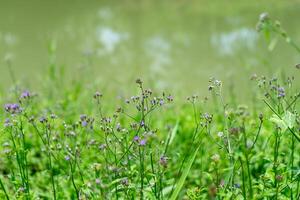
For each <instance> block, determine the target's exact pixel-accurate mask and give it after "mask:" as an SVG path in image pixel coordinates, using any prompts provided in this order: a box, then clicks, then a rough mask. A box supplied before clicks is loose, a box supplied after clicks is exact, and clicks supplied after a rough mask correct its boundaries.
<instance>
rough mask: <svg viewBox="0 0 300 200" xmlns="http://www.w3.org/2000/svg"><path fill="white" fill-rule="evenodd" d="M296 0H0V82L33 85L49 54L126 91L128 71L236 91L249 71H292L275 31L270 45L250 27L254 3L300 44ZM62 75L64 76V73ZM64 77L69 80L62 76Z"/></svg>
mask: <svg viewBox="0 0 300 200" xmlns="http://www.w3.org/2000/svg"><path fill="white" fill-rule="evenodd" d="M299 11H300V2H299V1H297V0H289V1H282V0H252V1H246V0H231V1H228V0H218V1H212V0H194V1H188V0H139V1H135V0H122V1H112V0H109V1H99V0H89V1H79V0H63V1H61V0H51V1H40V0H27V1H19V0H10V1H4V0H0V59H1V60H0V84H1V86H0V88H1V91H5V90H6V89H7V87H9V86H10V85H11V84H12V80H11V78H10V77H11V76H10V75H9V70H8V66H7V65H8V62H9V64H10V65H11V69H12V71H13V73H14V76H15V78H16V79H17V81H20V82H22V84H23V85H25V86H26V87H29V88H38V87H39V85H40V83H41V82H42V81H44V77H45V74H46V73H49V68H50V71H51V63H52V64H53V63H54V64H55V65H56V68H57V71H58V72H56V73H64V74H65V75H64V79H66V80H75V79H77V80H79V79H83V80H85V82H87V83H89V82H94V83H97V84H99V85H101V86H102V87H108V88H110V90H111V91H112V92H118V91H126V89H127V88H128V84H129V83H132V82H134V80H135V79H136V77H142V78H143V79H145V80H146V81H147V82H149V83H150V84H152V85H153V86H154V87H156V88H161V89H167V90H171V91H173V92H175V93H177V94H180V95H190V94H191V93H199V94H201V93H205V92H203V91H206V90H207V84H208V83H207V81H208V79H209V77H216V78H218V79H221V80H223V81H224V82H225V83H226V84H227V86H228V85H234V86H235V88H236V91H238V92H239V95H242V92H240V91H242V89H243V88H245V87H248V84H249V82H248V81H245V80H246V79H249V77H250V75H251V74H253V73H257V74H265V75H271V74H274V73H275V74H276V73H277V74H280V69H285V70H284V72H285V73H287V74H288V73H291V74H293V73H294V66H295V64H297V63H298V62H299V61H300V57H299V54H297V52H295V51H294V50H293V49H292V48H291V47H290V46H289V45H288V44H286V43H285V42H284V41H283V40H282V39H280V38H278V42H277V44H276V46H275V48H274V49H273V50H272V51H269V50H268V44H267V42H266V40H265V39H264V37H263V35H261V34H259V33H257V31H256V29H255V27H256V23H257V21H258V17H259V15H260V14H261V13H262V12H268V13H269V15H270V17H272V18H273V19H278V20H280V21H281V24H282V26H283V27H284V28H285V30H286V31H287V32H288V33H289V35H290V36H291V37H292V38H293V39H294V40H295V42H296V43H298V44H300V29H299V25H300V24H299V20H298V19H300V12H299ZM66 82H67V81H66ZM70 82H71V81H70Z"/></svg>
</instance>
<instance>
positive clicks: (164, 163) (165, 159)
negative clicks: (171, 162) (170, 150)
mask: <svg viewBox="0 0 300 200" xmlns="http://www.w3.org/2000/svg"><path fill="white" fill-rule="evenodd" d="M159 164H160V165H162V166H163V167H167V165H168V157H167V156H161V157H160V159H159Z"/></svg>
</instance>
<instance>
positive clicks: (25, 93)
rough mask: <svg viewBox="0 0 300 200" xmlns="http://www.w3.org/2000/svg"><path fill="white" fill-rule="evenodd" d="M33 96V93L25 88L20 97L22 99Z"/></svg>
mask: <svg viewBox="0 0 300 200" xmlns="http://www.w3.org/2000/svg"><path fill="white" fill-rule="evenodd" d="M30 97H31V94H30V92H29V91H28V90H25V91H24V92H22V94H21V96H20V98H21V99H29V98H30Z"/></svg>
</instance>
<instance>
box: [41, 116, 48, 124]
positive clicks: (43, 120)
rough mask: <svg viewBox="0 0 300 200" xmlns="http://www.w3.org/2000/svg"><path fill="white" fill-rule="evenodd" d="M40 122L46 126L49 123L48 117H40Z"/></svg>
mask: <svg viewBox="0 0 300 200" xmlns="http://www.w3.org/2000/svg"><path fill="white" fill-rule="evenodd" d="M40 122H41V123H42V124H44V123H47V122H48V120H47V118H46V117H44V116H43V117H40Z"/></svg>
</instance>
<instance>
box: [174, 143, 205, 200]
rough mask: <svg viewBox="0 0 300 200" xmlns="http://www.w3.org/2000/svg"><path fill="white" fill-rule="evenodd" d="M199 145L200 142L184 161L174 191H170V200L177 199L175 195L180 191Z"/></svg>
mask: <svg viewBox="0 0 300 200" xmlns="http://www.w3.org/2000/svg"><path fill="white" fill-rule="evenodd" d="M200 146H201V143H200V144H199V145H198V146H197V148H196V149H195V151H194V152H193V154H192V156H191V157H190V159H189V160H188V162H187V163H186V166H185V168H184V171H183V173H182V175H181V177H180V179H179V181H178V183H177V184H176V188H175V190H174V192H173V193H172V196H171V198H170V200H176V199H177V196H178V195H179V192H180V191H181V188H182V187H183V184H184V182H185V179H186V177H187V176H188V174H189V172H190V169H191V167H192V165H193V163H194V160H195V158H196V155H197V152H198V150H199V148H200Z"/></svg>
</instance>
